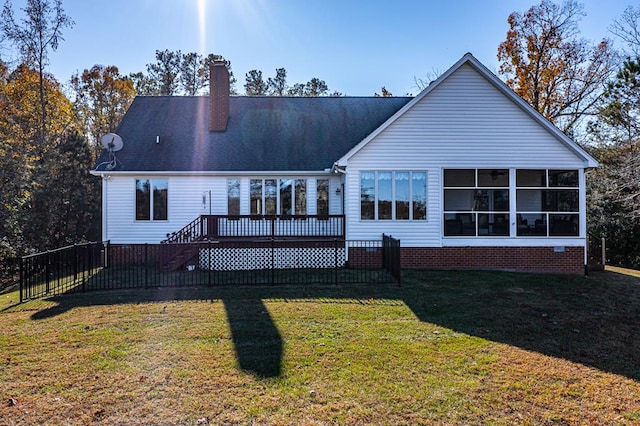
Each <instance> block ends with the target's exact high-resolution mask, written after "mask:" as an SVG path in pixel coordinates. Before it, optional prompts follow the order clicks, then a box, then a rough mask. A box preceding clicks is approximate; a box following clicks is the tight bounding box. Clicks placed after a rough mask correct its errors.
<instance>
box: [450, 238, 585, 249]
mask: <svg viewBox="0 0 640 426" xmlns="http://www.w3.org/2000/svg"><path fill="white" fill-rule="evenodd" d="M467 246H468V247H562V246H565V247H583V248H585V249H586V246H587V243H586V239H585V238H581V237H562V238H557V237H556V238H547V237H517V238H509V237H483V238H478V237H472V238H465V237H446V238H443V239H442V247H467Z"/></svg>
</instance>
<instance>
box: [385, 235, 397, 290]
mask: <svg viewBox="0 0 640 426" xmlns="http://www.w3.org/2000/svg"><path fill="white" fill-rule="evenodd" d="M382 266H383V267H384V269H385V270H387V271H388V272H389V273H390V274H391V276H392V277H393V279H394V280H395V281H396V282H397V283H398V284H400V283H402V271H401V264H400V240H398V239H396V238H393V237H392V236H391V235H386V234H382Z"/></svg>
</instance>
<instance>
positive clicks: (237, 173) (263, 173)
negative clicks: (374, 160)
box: [89, 170, 334, 177]
mask: <svg viewBox="0 0 640 426" xmlns="http://www.w3.org/2000/svg"><path fill="white" fill-rule="evenodd" d="M89 173H90V174H92V175H93V176H103V177H104V176H242V177H248V176H278V177H280V176H293V175H297V176H332V175H333V174H334V173H331V172H327V171H324V170H318V171H308V170H307V171H296V170H279V171H260V170H257V171H256V170H243V171H233V172H219V171H204V172H202V171H169V170H166V171H147V170H127V171H98V170H91V171H89Z"/></svg>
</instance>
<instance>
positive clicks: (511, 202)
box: [443, 168, 582, 238]
mask: <svg viewBox="0 0 640 426" xmlns="http://www.w3.org/2000/svg"><path fill="white" fill-rule="evenodd" d="M581 174H582V173H581V170H557V169H506V168H495V169H444V170H443V186H444V189H443V191H444V212H443V215H444V217H443V223H444V226H443V234H444V237H503V238H504V237H523V238H524V237H538V238H540V237H579V236H580V234H581V228H582V223H581V214H580V213H581V212H580V205H581V203H580V181H581Z"/></svg>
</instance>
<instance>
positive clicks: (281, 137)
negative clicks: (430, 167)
mask: <svg viewBox="0 0 640 426" xmlns="http://www.w3.org/2000/svg"><path fill="white" fill-rule="evenodd" d="M409 100H410V98H404V97H403V98H399V97H393V98H377V97H315V98H302V97H295V98H294V97H231V98H230V105H229V106H230V118H229V122H228V125H227V130H226V131H225V132H221V133H209V131H208V117H209V98H208V97H207V96H155V97H137V98H136V99H135V100H134V101H133V103H132V104H131V107H130V108H129V110H128V111H127V113H126V115H125V117H124V118H123V120H122V122H121V123H120V126H119V127H118V130H117V133H118V134H119V135H120V136H121V137H122V139H123V141H124V148H123V149H122V150H121V151H118V152H117V153H116V157H117V159H118V165H117V167H116V168H115V169H114V170H117V171H221V172H223V171H318V170H324V169H326V168H329V167H331V166H332V165H333V163H334V162H335V161H336V160H337V159H339V158H340V157H341V156H342V155H344V154H345V153H346V152H347V151H349V149H351V148H352V147H354V146H355V145H356V144H358V143H359V142H360V141H362V140H363V139H364V138H365V137H366V136H367V135H369V134H370V133H371V132H373V131H374V130H375V129H376V128H378V127H379V126H380V125H382V123H384V122H385V121H386V120H387V119H388V118H389V117H391V116H392V115H393V114H395V113H396V112H397V111H398V110H399V109H400V108H402V107H403V106H404V105H405V104H406V103H407V102H409ZM157 136H159V143H157V144H156V137H157ZM106 160H107V155H106V153H103V154H102V156H101V157H100V158H99V159H98V162H97V164H100V163H102V162H104V161H106ZM99 170H101V171H102V170H104V166H101V167H100V168H99Z"/></svg>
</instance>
